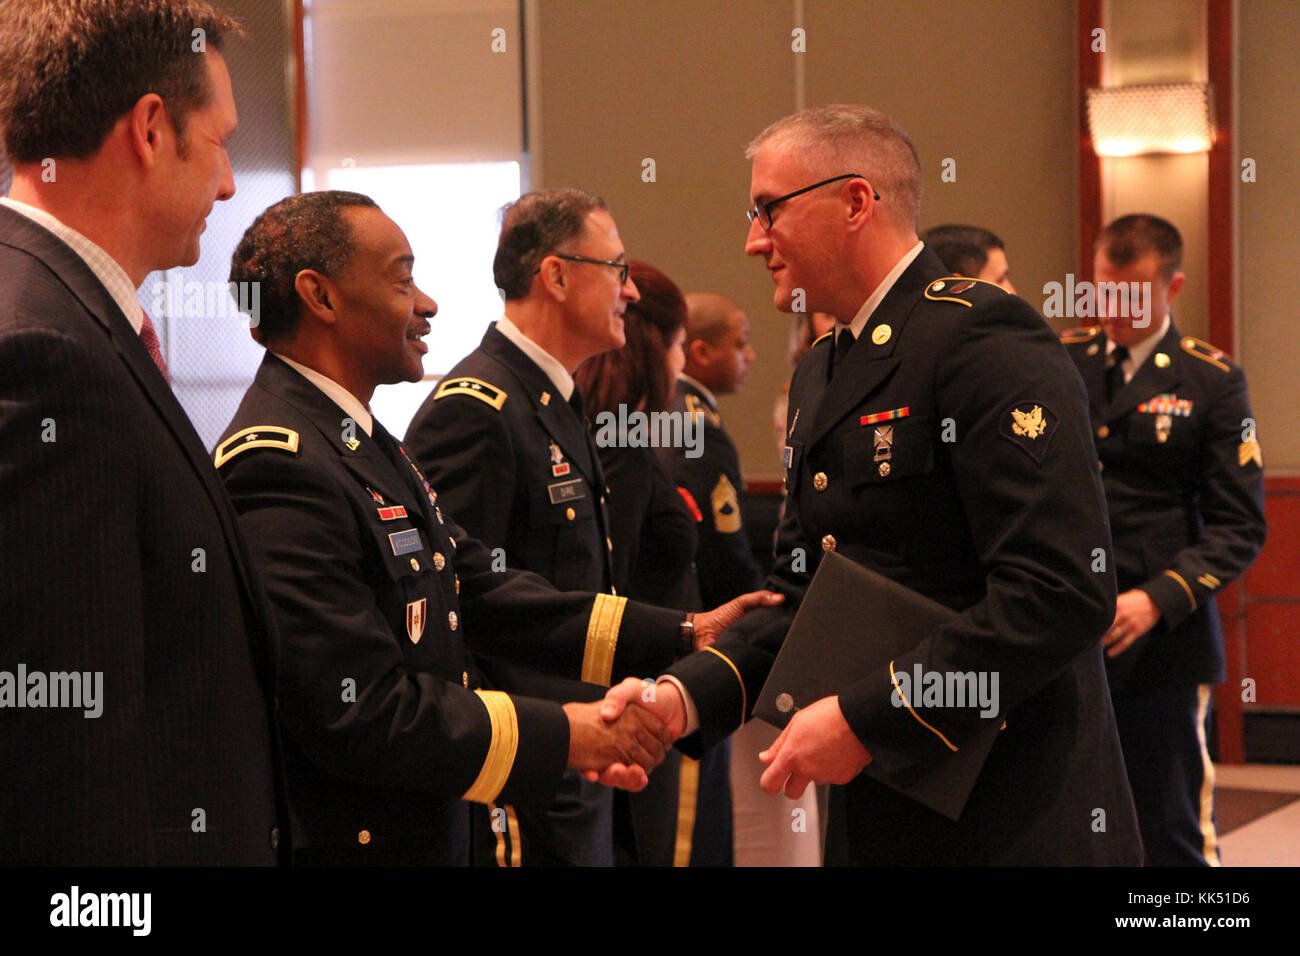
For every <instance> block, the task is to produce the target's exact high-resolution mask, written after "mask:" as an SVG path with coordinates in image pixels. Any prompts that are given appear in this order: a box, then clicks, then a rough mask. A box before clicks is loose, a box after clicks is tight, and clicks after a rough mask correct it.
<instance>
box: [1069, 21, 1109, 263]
mask: <svg viewBox="0 0 1300 956" xmlns="http://www.w3.org/2000/svg"><path fill="white" fill-rule="evenodd" d="M1101 26H1103V23H1102V0H1079V5H1078V30H1077V36H1076V47H1077V50H1078V77H1079V85H1078V88H1077V90H1076V91H1075V92H1076V94H1077V95H1076V102H1075V106H1076V109H1077V110H1078V113H1079V137H1078V138H1079V147H1078V154H1079V268H1078V274H1079V276H1080V277H1081V278H1082V279H1086V280H1087V281H1092V247H1093V243H1095V242H1096V241H1097V233H1098V232H1100V231H1101V157H1099V156H1098V155H1097V151H1096V150H1094V149H1093V148H1092V136H1091V135H1090V134H1089V132H1088V110H1087V106H1086V103H1085V102H1084V90H1086V89H1087V88H1088V87H1090V86H1098V85H1100V83H1101V63H1102V57H1103V56H1104V55H1105V54H1104V53H1094V52H1093V51H1092V31H1093V30H1095V29H1096V28H1097V27H1101ZM1108 40H1109V38H1108Z"/></svg>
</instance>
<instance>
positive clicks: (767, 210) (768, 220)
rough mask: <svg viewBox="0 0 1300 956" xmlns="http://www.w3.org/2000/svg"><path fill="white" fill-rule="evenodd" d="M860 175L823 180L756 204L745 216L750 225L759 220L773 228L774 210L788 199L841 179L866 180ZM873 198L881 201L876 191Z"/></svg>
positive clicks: (767, 227) (847, 175)
mask: <svg viewBox="0 0 1300 956" xmlns="http://www.w3.org/2000/svg"><path fill="white" fill-rule="evenodd" d="M865 178H866V177H865V176H863V175H861V174H860V173H845V174H844V175H843V176H832V177H831V178H830V179H823V180H822V181H821V182H819V183H813V184H812V185H811V186H805V187H804V188H803V189H796V190H795V191H794V192H792V193H787V194H786V195H784V196H781V197H780V198H779V199H769V200H768V201H767V202H760V203H756V204H755V205H754V206H752V207H751V208H749V209H747V210H745V216H746V218H748V219H749V222H750V225H753V223H754V220H755V219H757V220H758V221H759V222H760V223H761V224H762V226H763V228H764V229H771V228H772V210H773V209H775V208H776V207H777V206H779V205H781V203H783V202H785V201H786V200H787V199H793V198H794V197H795V196H802V195H803V194H804V193H808V192H812V191H813V190H814V189H821V187H823V186H829V185H830V184H831V183H837V182H839V181H840V180H841V179H865ZM871 193H872V198H873V199H875V200H876V201H877V202H879V201H880V193H878V192H876V191H875V190H874V189H873V190H872V191H871Z"/></svg>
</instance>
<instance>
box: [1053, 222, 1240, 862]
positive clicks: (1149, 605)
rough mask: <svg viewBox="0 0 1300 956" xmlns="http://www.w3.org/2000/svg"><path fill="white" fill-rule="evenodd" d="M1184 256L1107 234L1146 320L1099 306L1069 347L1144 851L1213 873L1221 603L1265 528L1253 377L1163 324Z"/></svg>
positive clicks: (1172, 240)
mask: <svg viewBox="0 0 1300 956" xmlns="http://www.w3.org/2000/svg"><path fill="white" fill-rule="evenodd" d="M1181 246H1182V242H1181V238H1180V237H1179V235H1178V231H1177V230H1176V229H1175V228H1174V227H1173V226H1172V225H1171V224H1169V223H1167V222H1165V221H1164V220H1162V219H1158V218H1156V217H1153V216H1125V217H1123V218H1121V219H1119V220H1116V222H1114V223H1112V224H1111V225H1110V226H1109V227H1107V229H1106V230H1105V231H1104V232H1103V233H1102V236H1101V237H1100V239H1099V242H1098V252H1097V259H1096V267H1097V278H1098V280H1099V281H1102V282H1123V283H1130V282H1137V283H1146V284H1147V288H1150V289H1151V290H1152V291H1153V294H1152V296H1151V297H1150V301H1149V309H1148V313H1147V314H1146V315H1144V316H1134V315H1132V314H1131V313H1132V312H1133V311H1135V310H1133V309H1131V308H1130V309H1127V310H1124V309H1120V308H1119V303H1118V302H1117V301H1116V302H1115V303H1114V304H1113V305H1112V304H1110V303H1111V298H1110V297H1109V296H1103V297H1102V299H1103V305H1104V306H1105V314H1104V317H1103V319H1102V326H1094V327H1092V328H1086V329H1071V330H1070V331H1068V332H1065V333H1062V341H1063V342H1065V344H1066V348H1067V350H1068V351H1069V353H1070V357H1071V358H1072V359H1074V362H1075V365H1076V366H1077V367H1078V369H1079V372H1080V374H1081V375H1082V376H1083V380H1084V383H1085V385H1086V386H1087V390H1088V398H1089V404H1090V409H1091V417H1092V425H1093V434H1094V436H1095V439H1096V447H1097V456H1098V458H1099V459H1100V463H1101V468H1102V472H1101V479H1102V484H1103V486H1104V487H1105V490H1106V502H1107V505H1108V506H1109V509H1110V527H1111V535H1112V537H1113V539H1114V560H1115V573H1116V575H1117V577H1118V583H1119V590H1120V597H1119V611H1118V613H1117V617H1116V621H1115V623H1114V625H1113V626H1112V628H1111V631H1110V632H1109V633H1108V635H1107V637H1106V643H1107V645H1108V646H1109V651H1108V653H1109V654H1111V655H1113V656H1110V657H1108V658H1107V671H1108V674H1109V678H1110V688H1111V695H1112V697H1113V699H1114V703H1115V716H1116V718H1117V720H1118V723H1119V732H1120V740H1121V742H1122V744H1123V747H1124V759H1125V763H1126V765H1127V768H1128V775H1129V781H1130V783H1131V785H1132V788H1133V798H1134V802H1135V804H1136V806H1137V812H1138V821H1139V823H1140V824H1141V828H1142V840H1143V844H1144V846H1145V849H1146V854H1147V858H1148V860H1149V861H1150V862H1151V863H1153V864H1155V865H1158V866H1194V865H1200V866H1205V865H1217V864H1218V862H1219V853H1218V838H1217V834H1216V831H1215V825H1214V817H1213V791H1214V774H1213V771H1214V767H1213V764H1212V763H1211V762H1210V758H1209V754H1208V752H1207V748H1206V726H1207V718H1208V713H1209V709H1210V694H1211V689H1210V685H1212V684H1215V683H1219V682H1222V681H1223V679H1224V677H1225V673H1224V658H1223V635H1222V628H1221V626H1220V623H1219V613H1218V608H1217V607H1216V604H1215V601H1214V596H1215V595H1216V594H1217V593H1218V592H1219V590H1221V589H1222V588H1223V587H1225V586H1226V585H1227V584H1229V583H1230V582H1232V581H1233V580H1234V579H1235V578H1236V577H1237V576H1238V575H1240V574H1241V573H1242V572H1243V571H1244V570H1245V569H1246V568H1247V567H1248V566H1249V565H1250V563H1251V561H1252V560H1254V558H1255V555H1256V554H1257V553H1258V552H1259V549H1260V547H1261V546H1262V545H1263V543H1264V538H1265V534H1266V526H1265V522H1264V510H1263V499H1264V496H1263V460H1262V457H1261V453H1260V446H1259V441H1258V438H1257V436H1256V433H1255V425H1254V418H1253V416H1252V414H1251V410H1250V399H1249V397H1248V395H1247V392H1246V377H1245V375H1244V374H1243V373H1242V371H1241V369H1240V368H1238V367H1237V366H1236V365H1234V364H1233V363H1232V361H1231V360H1230V359H1229V358H1228V357H1227V356H1226V355H1224V354H1223V353H1222V352H1221V351H1219V350H1218V349H1216V348H1214V347H1213V346H1211V345H1209V344H1207V343H1205V342H1202V341H1200V340H1199V339H1195V338H1192V337H1191V336H1186V335H1183V334H1182V333H1181V332H1180V331H1179V330H1178V328H1177V326H1176V325H1174V323H1173V321H1172V320H1171V319H1169V318H1168V302H1169V300H1171V299H1173V298H1174V297H1175V296H1176V295H1177V294H1178V292H1179V290H1180V289H1181V287H1182V284H1183V274H1182V273H1181V272H1179V271H1178V258H1179V256H1180V254H1181ZM1103 288H1104V287H1103ZM1128 288H1129V289H1132V286H1129V287H1128ZM1141 288H1142V286H1141V285H1139V286H1138V289H1141ZM1116 291H1118V290H1116ZM1129 301H1130V303H1131V302H1132V301H1134V300H1133V299H1132V298H1131V297H1130V298H1129ZM1121 312H1127V313H1129V314H1128V317H1127V318H1125V316H1124V315H1122V314H1120V313H1121ZM1134 319H1137V320H1138V321H1137V322H1136V323H1135V322H1134ZM1135 324H1136V326H1137V327H1135Z"/></svg>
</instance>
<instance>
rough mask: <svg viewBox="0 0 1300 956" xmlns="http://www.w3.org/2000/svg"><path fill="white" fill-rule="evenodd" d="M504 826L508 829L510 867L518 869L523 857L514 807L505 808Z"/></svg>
mask: <svg viewBox="0 0 1300 956" xmlns="http://www.w3.org/2000/svg"><path fill="white" fill-rule="evenodd" d="M506 826H508V827H509V828H510V865H511V866H513V867H515V868H516V869H518V867H519V861H520V860H521V859H522V858H523V855H524V844H523V841H522V840H521V839H520V835H519V818H518V817H517V816H515V808H514V807H506Z"/></svg>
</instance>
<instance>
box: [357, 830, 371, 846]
mask: <svg viewBox="0 0 1300 956" xmlns="http://www.w3.org/2000/svg"><path fill="white" fill-rule="evenodd" d="M357 842H358V843H360V844H361V845H362V846H365V845H366V844H367V843H369V842H370V831H369V830H362V831H361V832H360V833H358V834H357Z"/></svg>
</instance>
